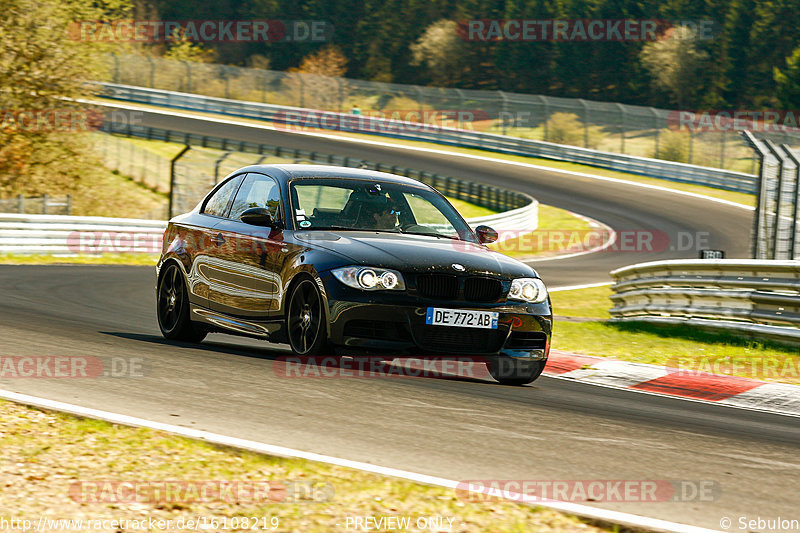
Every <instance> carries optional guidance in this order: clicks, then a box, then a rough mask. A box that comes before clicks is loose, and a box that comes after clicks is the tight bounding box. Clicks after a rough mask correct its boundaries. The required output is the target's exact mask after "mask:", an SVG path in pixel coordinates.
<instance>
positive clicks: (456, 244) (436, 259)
mask: <svg viewBox="0 0 800 533" xmlns="http://www.w3.org/2000/svg"><path fill="white" fill-rule="evenodd" d="M295 238H296V239H297V240H298V241H300V242H301V243H303V245H305V246H309V247H312V248H319V249H324V250H326V251H328V252H331V253H334V254H336V255H338V256H340V257H341V258H343V259H345V260H346V261H349V262H351V263H352V264H356V265H369V266H374V267H382V268H392V269H396V270H401V271H405V272H449V273H456V272H457V271H456V270H455V269H454V268H453V266H452V265H453V264H454V263H456V264H459V265H462V266H463V267H464V271H465V272H467V273H472V274H493V275H499V276H503V277H507V278H513V277H532V276H536V271H535V270H534V269H533V268H531V267H530V266H528V265H526V264H524V263H521V262H519V261H517V260H516V259H512V258H510V257H508V256H505V255H503V254H501V253H499V252H495V251H493V250H489V249H488V248H486V247H485V246H483V245H480V244H476V243H471V242H466V241H457V240H452V239H444V238H437V237H431V236H428V235H413V234H408V233H405V234H398V233H378V232H375V233H373V232H362V231H337V232H333V231H304V232H296V233H295Z"/></svg>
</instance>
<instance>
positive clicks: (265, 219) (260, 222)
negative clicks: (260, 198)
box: [239, 207, 280, 228]
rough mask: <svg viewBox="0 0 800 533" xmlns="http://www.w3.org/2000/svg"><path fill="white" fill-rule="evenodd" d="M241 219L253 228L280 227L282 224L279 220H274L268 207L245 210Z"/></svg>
mask: <svg viewBox="0 0 800 533" xmlns="http://www.w3.org/2000/svg"><path fill="white" fill-rule="evenodd" d="M239 218H240V219H241V221H242V222H244V223H245V224H250V225H251V226H269V227H271V228H279V227H280V223H279V222H278V221H277V220H272V215H271V214H270V212H269V209H267V208H266V207H251V208H250V209H247V210H245V211H244V213H242V215H241V216H240V217H239Z"/></svg>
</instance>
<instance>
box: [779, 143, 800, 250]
mask: <svg viewBox="0 0 800 533" xmlns="http://www.w3.org/2000/svg"><path fill="white" fill-rule="evenodd" d="M781 148H782V149H783V151H784V153H785V154H786V156H787V157H788V158H789V159H791V160H792V162H793V163H794V213H793V214H792V242H791V244H790V246H789V253H790V256H791V259H794V258H795V257H797V256H796V255H795V251H796V244H797V236H798V231H797V222H798V218H800V158H798V157H797V155H795V153H794V152H792V149H791V148H789V145H787V144H782V145H781Z"/></svg>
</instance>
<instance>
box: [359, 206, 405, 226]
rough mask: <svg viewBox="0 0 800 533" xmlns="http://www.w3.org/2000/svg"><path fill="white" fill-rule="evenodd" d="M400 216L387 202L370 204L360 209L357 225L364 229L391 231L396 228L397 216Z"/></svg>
mask: <svg viewBox="0 0 800 533" xmlns="http://www.w3.org/2000/svg"><path fill="white" fill-rule="evenodd" d="M399 214H400V211H398V210H397V209H396V208H395V206H393V205H392V204H391V203H390V202H389V201H385V202H370V203H367V204H365V205H364V206H363V207H362V209H361V215H360V216H359V225H360V226H361V227H363V228H365V229H376V230H393V229H395V228H396V227H397V215H399Z"/></svg>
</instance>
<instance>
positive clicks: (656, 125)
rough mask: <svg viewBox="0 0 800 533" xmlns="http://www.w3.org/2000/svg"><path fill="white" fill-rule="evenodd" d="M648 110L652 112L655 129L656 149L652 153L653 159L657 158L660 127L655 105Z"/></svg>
mask: <svg viewBox="0 0 800 533" xmlns="http://www.w3.org/2000/svg"><path fill="white" fill-rule="evenodd" d="M650 111H651V112H652V113H653V119H654V120H653V126H654V128H655V131H656V147H655V148H656V150H655V152H654V154H653V157H654V158H655V159H658V137H659V136H660V135H661V128H660V127H659V124H658V111H656V108H655V107H651V108H650Z"/></svg>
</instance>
